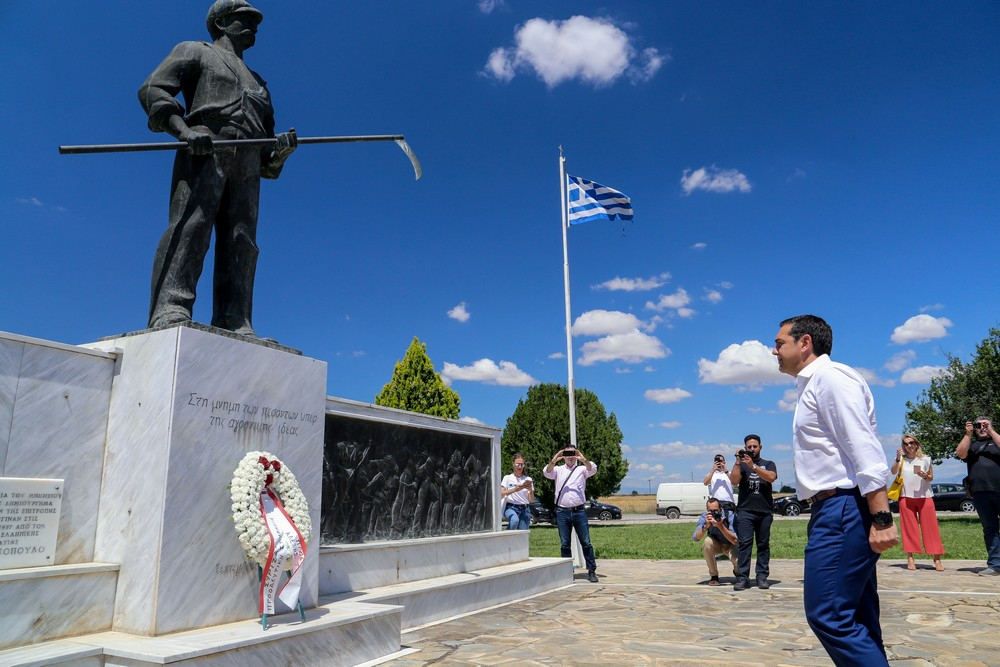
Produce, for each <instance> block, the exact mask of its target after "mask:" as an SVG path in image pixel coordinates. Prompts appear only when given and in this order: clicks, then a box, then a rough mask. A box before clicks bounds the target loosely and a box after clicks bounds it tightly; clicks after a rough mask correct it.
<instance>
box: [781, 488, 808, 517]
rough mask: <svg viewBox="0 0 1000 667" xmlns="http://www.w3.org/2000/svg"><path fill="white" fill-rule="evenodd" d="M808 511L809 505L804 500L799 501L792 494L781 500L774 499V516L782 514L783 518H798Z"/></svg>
mask: <svg viewBox="0 0 1000 667" xmlns="http://www.w3.org/2000/svg"><path fill="white" fill-rule="evenodd" d="M808 511H809V503H807V502H806V501H804V500H799V497H798V496H797V495H795V494H794V493H793V494H792V495H790V496H784V497H783V498H775V499H774V513H775V514H783V515H785V516H798V515H800V514H802V513H804V512H808Z"/></svg>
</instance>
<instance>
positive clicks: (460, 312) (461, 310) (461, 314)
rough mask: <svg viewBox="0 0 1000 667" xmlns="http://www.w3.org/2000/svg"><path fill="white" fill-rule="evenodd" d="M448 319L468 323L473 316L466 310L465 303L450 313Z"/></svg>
mask: <svg viewBox="0 0 1000 667" xmlns="http://www.w3.org/2000/svg"><path fill="white" fill-rule="evenodd" d="M448 317H450V318H451V319H453V320H458V321H459V322H468V321H469V318H470V317H472V315H470V314H469V311H468V310H466V309H465V302H464V301H463V302H462V303H460V304H458V305H457V306H455V307H454V308H452V309H451V310H449V311H448Z"/></svg>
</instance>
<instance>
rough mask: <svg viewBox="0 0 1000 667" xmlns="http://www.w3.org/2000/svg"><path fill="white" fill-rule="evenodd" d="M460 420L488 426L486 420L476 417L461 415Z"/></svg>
mask: <svg viewBox="0 0 1000 667" xmlns="http://www.w3.org/2000/svg"><path fill="white" fill-rule="evenodd" d="M458 421H460V422H467V423H469V424H479V425H480V426H486V422H484V421H482V420H480V419H476V418H475V417H459V418H458Z"/></svg>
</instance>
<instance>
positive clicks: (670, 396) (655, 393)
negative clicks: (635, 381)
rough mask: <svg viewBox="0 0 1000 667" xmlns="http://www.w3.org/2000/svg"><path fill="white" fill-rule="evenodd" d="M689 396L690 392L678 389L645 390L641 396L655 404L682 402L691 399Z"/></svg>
mask: <svg viewBox="0 0 1000 667" xmlns="http://www.w3.org/2000/svg"><path fill="white" fill-rule="evenodd" d="M691 396H692V394H691V392H690V391H685V390H683V389H681V388H680V387H674V388H672V389H647V390H646V393H644V394H643V397H644V398H645V399H646V400H649V401H655V402H657V403H677V402H678V401H683V400H684V399H685V398H691Z"/></svg>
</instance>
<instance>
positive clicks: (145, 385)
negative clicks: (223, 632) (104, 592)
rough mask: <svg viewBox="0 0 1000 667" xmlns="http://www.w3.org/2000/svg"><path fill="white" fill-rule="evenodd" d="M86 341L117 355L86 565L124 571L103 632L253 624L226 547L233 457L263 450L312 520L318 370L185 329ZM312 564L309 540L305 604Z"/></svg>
mask: <svg viewBox="0 0 1000 667" xmlns="http://www.w3.org/2000/svg"><path fill="white" fill-rule="evenodd" d="M96 346H97V347H99V348H101V349H105V350H109V351H111V350H113V349H117V350H118V351H120V353H119V354H118V361H117V364H116V368H115V378H114V385H113V390H112V397H111V406H110V412H109V418H108V434H107V450H106V458H105V467H104V478H103V480H102V481H101V504H100V517H99V521H98V530H97V537H96V544H95V558H96V560H98V561H103V562H109V563H119V564H120V565H121V574H120V576H119V580H118V589H117V593H116V600H115V613H114V620H113V629H114V630H118V631H123V632H129V633H133V634H140V635H159V634H164V633H168V632H176V631H180V630H186V629H191V628H198V627H204V626H208V625H217V624H221V623H228V622H232V621H238V620H242V619H247V618H251V617H253V616H255V615H256V613H257V595H256V592H257V570H256V567H255V566H254V565H253V564H252V563H250V562H249V561H247V560H246V559H245V558H244V555H243V552H242V550H241V548H240V545H239V542H238V541H237V540H236V535H235V529H234V527H233V522H232V518H231V515H232V512H231V510H230V505H231V500H230V495H229V490H228V486H229V484H230V482H231V480H232V476H233V471H234V470H235V468H236V465H237V464H238V463H239V461H240V459H241V458H242V457H243V455H244V454H246V453H247V452H249V451H253V450H264V451H270V452H272V453H274V454H275V455H276V456H278V457H280V459H281V460H282V461H283V462H285V463H286V464H287V465H288V466H289V467H290V469H291V470H293V471H294V472H295V475H296V477H297V478H298V481H299V486H300V488H301V489H302V491H303V493H304V494H305V496H306V498H307V499H308V500H309V503H310V516H311V519H312V522H313V525H318V524H319V508H320V494H321V471H322V465H323V460H322V452H323V427H324V419H323V412H324V393H325V388H326V363H325V362H322V361H317V360H315V359H309V358H307V357H301V356H298V355H294V354H289V353H286V352H281V351H278V350H273V349H269V348H267V347H263V346H259V345H253V344H249V343H244V342H242V341H239V340H234V339H231V338H226V337H222V336H216V335H213V334H210V333H206V332H203V331H199V330H196V329H193V328H189V327H175V328H172V329H166V330H161V331H154V332H151V333H147V334H141V335H132V336H128V337H123V338H118V339H113V340H109V341H102V342H101V343H99V344H97V345H96ZM313 542H314V543H315V542H316V540H315V539H314V540H313ZM317 563H318V549H316V548H314V547H313V545H312V544H311V545H310V549H309V553H308V556H307V560H306V563H305V564H304V566H303V567H304V572H305V578H304V582H303V587H302V592H301V596H300V599H301V601H302V604H303V606H304V607H306V608H309V607H312V606H315V604H316V598H317V585H318V583H317V581H318V579H317V573H316V569H317Z"/></svg>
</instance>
